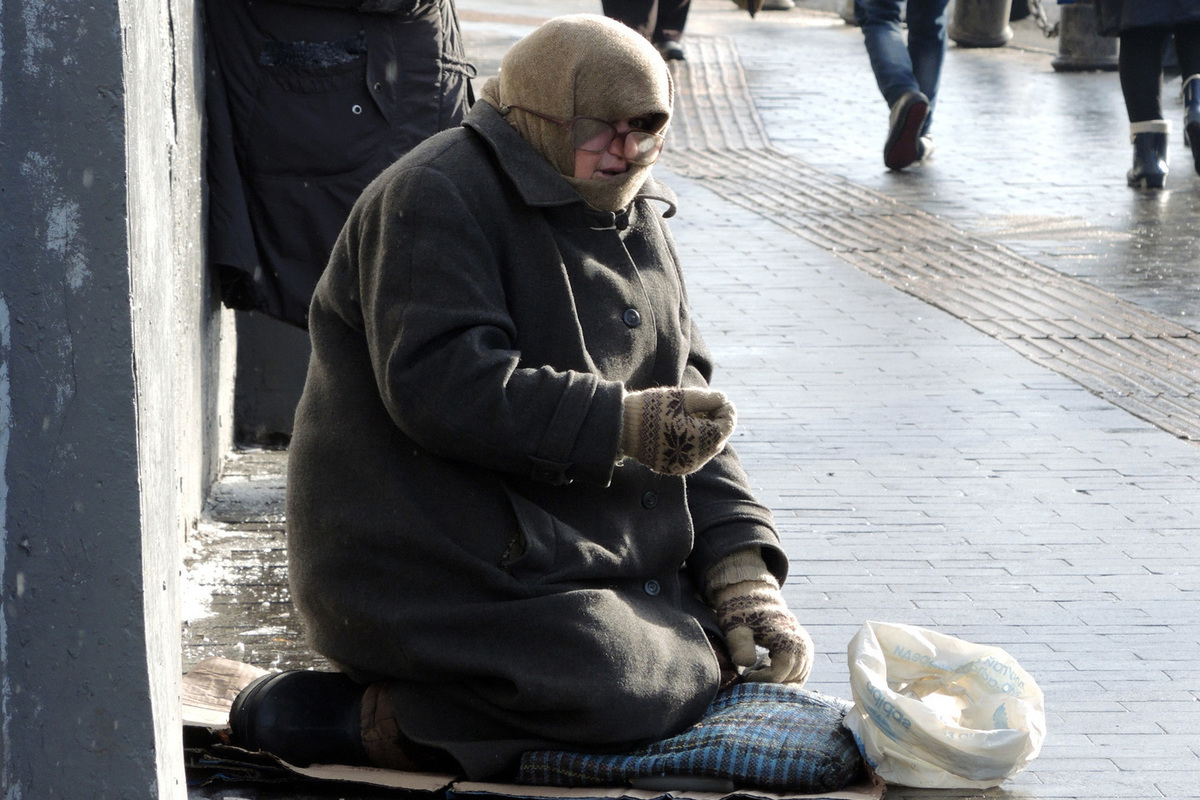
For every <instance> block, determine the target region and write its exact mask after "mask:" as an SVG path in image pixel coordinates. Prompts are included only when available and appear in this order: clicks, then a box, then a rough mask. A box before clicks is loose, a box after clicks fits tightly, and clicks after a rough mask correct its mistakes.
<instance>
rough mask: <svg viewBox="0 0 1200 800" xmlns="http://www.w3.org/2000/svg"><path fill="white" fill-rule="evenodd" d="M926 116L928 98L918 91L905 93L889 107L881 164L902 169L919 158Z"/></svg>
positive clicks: (927, 112)
mask: <svg viewBox="0 0 1200 800" xmlns="http://www.w3.org/2000/svg"><path fill="white" fill-rule="evenodd" d="M928 115H929V98H928V97H926V96H925V95H923V94H921V93H920V92H905V93H904V95H903V96H901V98H900V99H899V100H897V101H896V104H895V105H893V106H892V115H891V119H890V120H889V121H888V138H887V143H886V144H884V146H883V163H884V164H885V165H886V166H887V168H888V169H897V170H898V169H904V168H905V167H907V166H908V165H910V164H912V163H914V162H915V161H917V160H918V159H919V158H920V157H921V152H920V138H921V128H922V127H923V126H924V125H925V117H926V116H928Z"/></svg>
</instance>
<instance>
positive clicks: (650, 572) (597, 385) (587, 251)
mask: <svg viewBox="0 0 1200 800" xmlns="http://www.w3.org/2000/svg"><path fill="white" fill-rule="evenodd" d="M658 200H662V201H664V202H665V203H667V205H668V207H669V208H668V211H673V204H674V195H673V193H672V192H670V190H669V189H667V188H666V187H664V186H662V185H661V184H658V183H656V182H654V181H653V180H651V181H650V182H648V185H647V186H645V187H644V188H643V190H642V192H641V194H640V195H639V196H638V198H637V199H636V200H635V201H634V203H633V204H632V205H631V207H630V209H629V211H628V213H617V214H613V213H607V212H598V211H594V210H591V209H589V208H588V207H587V206H586V205H585V204H584V203H583V202H582V200H581V198H580V196H579V194H578V193H577V192H576V191H575V190H574V189H572V188H571V186H570V185H569V184H568V183H567V182H566V181H565V180H564V179H563V178H562V177H561V176H560V175H559V174H558V173H557V172H555V171H554V170H553V168H552V167H551V166H550V164H549V163H548V162H547V161H546V160H545V159H544V158H542V157H541V156H540V155H538V154H537V152H536V151H535V150H534V149H533V148H532V147H530V146H529V145H528V144H527V143H526V142H525V140H524V139H522V138H521V137H520V135H519V134H518V133H517V132H516V131H515V130H514V129H513V128H512V127H511V126H510V125H509V124H508V123H507V122H505V121H504V119H503V118H502V117H501V116H500V115H499V114H498V113H497V112H496V111H495V110H494V109H492V108H491V107H490V106H488V105H486V104H484V103H480V104H478V105H477V106H476V107H475V108H474V109H473V110H472V111H471V113H470V115H469V116H468V118H467V121H466V123H465V127H463V128H460V129H458V130H454V131H448V132H445V133H442V134H439V135H438V136H435V137H434V138H433V139H431V140H429V141H427V142H425V143H424V144H422V145H420V146H419V147H418V148H417V149H416V150H414V151H413V152H412V153H410V154H409V155H408V156H407V157H405V158H404V159H402V160H401V161H400V162H398V163H397V164H396V165H394V166H393V167H391V168H390V169H389V170H388V171H387V172H386V173H385V174H383V175H382V176H381V177H380V178H379V180H377V181H375V182H374V183H373V184H372V185H371V186H370V187H369V188H368V189H367V191H366V192H365V193H364V195H363V197H362V199H361V200H360V201H359V202H358V204H357V205H356V206H355V209H354V211H353V212H352V213H351V216H350V219H349V221H348V223H347V225H346V227H345V229H344V230H343V232H342V235H341V237H340V238H339V240H338V242H337V244H336V246H335V248H334V252H333V256H332V258H331V260H330V264H329V267H328V269H327V270H326V272H325V274H324V276H323V277H322V278H321V282H320V284H319V285H318V287H317V291H316V295H315V297H314V300H313V305H312V312H311V336H312V344H313V354H312V360H311V362H310V366H309V373H308V380H307V384H306V386H305V390H304V395H303V398H302V399H301V402H300V405H299V408H298V410H297V414H296V424H295V433H294V438H293V441H292V445H291V454H290V462H289V471H288V507H287V512H288V544H289V550H290V571H291V581H292V589H293V594H294V598H295V601H296V604H297V607H298V609H299V610H300V612H301V614H302V616H303V618H304V620H305V622H306V624H307V628H308V631H309V634H310V636H311V639H312V641H313V643H314V646H315V647H316V649H317V650H318V651H320V652H321V653H324V654H326V655H327V656H328V657H330V658H331V659H332V660H333V661H335V662H336V663H339V664H341V665H343V666H344V667H346V668H347V669H348V671H349V672H351V674H354V675H356V676H359V677H361V678H365V679H378V678H380V677H388V678H391V679H394V681H395V683H394V686H395V689H394V691H393V692H392V699H393V701H394V703H395V704H396V707H397V711H398V715H399V716H400V724H401V727H402V729H403V731H404V733H406V734H407V735H408V736H409V737H410V738H412V739H414V740H416V741H419V742H424V743H427V744H433V745H437V746H440V747H443V748H445V749H446V750H448V751H450V752H451V753H452V754H453V755H454V756H455V757H456V758H457V759H458V760H459V762H460V763H461V764H462V765H463V766H464V768H465V770H466V772H467V773H468V774H469V775H470V776H471V777H473V778H482V777H487V776H490V775H494V774H496V773H497V772H498V771H500V770H502V769H504V768H506V767H508V766H510V765H511V764H512V762H513V760H514V759H515V758H516V757H517V756H518V755H519V754H520V753H521V752H523V751H524V750H527V749H536V748H539V747H547V746H564V745H565V746H571V744H572V743H578V744H579V745H580V746H583V747H586V748H587V749H589V750H596V749H601V748H624V747H628V746H630V745H631V744H632V743H637V742H642V741H647V740H653V739H658V738H661V737H664V736H667V735H670V734H673V733H675V732H677V731H679V730H681V729H682V728H684V727H686V726H687V725H689V724H691V723H693V722H695V721H696V719H697V718H698V716H699V715H700V714H701V712H702V711H703V709H704V707H705V705H706V704H707V703H708V702H709V701H710V700H711V699H712V697H713V696H714V694H715V692H716V689H717V683H718V667H717V661H716V659H715V657H714V654H713V651H712V649H711V647H710V644H709V641H708V639H707V636H706V632H705V628H706V627H707V628H708V629H711V628H712V627H713V626H712V618H711V613H710V612H709V611H708V609H707V608H706V607H705V606H704V605H703V604H701V603H700V601H699V600H698V598H697V596H696V594H695V587H696V586H697V585H698V584H699V581H700V579H701V577H702V576H703V575H704V573H705V572H706V570H707V569H708V568H709V567H710V566H711V565H712V564H713V563H714V562H715V561H716V560H718V559H720V558H722V557H724V556H726V555H728V554H730V553H732V552H734V551H737V550H740V549H744V548H747V547H751V546H762V547H763V550H764V556H765V558H766V560H767V563H768V565H769V566H770V567H771V569H772V571H774V572H775V573H776V574H777V575H778V576H779V577H780V579H782V578H783V577H784V574H785V572H786V568H787V562H786V559H785V556H784V554H783V553H782V551H781V550H780V549H779V546H778V537H777V535H776V533H775V530H774V528H773V523H772V520H771V517H770V514H769V512H768V510H767V509H766V508H764V507H763V506H762V505H760V504H759V503H758V502H756V501H755V499H754V497H753V496H752V495H751V493H750V491H749V490H748V489H747V480H746V476H745V475H744V473H743V471H742V469H741V467H740V465H739V463H738V460H737V457H736V456H735V454H734V452H733V450H732V449H731V448H726V449H725V451H724V452H723V453H722V454H720V455H719V456H718V457H716V458H715V459H713V460H712V461H711V462H709V463H708V464H707V465H706V466H705V467H704V468H703V469H701V470H700V471H699V472H697V473H695V474H693V475H691V476H688V477H687V478H683V477H672V476H665V475H659V474H655V473H653V472H651V471H650V470H648V469H646V468H645V467H643V466H641V465H639V464H637V463H635V462H633V461H632V460H625V461H624V462H622V463H621V464H616V465H614V461H615V460H616V457H617V449H618V439H619V434H620V429H621V417H622V391H623V386H624V387H628V388H629V389H630V390H634V389H640V388H646V387H650V386H656V385H690V386H704V385H706V384H707V382H708V379H709V375H710V373H711V369H712V364H711V361H710V358H709V353H708V351H707V350H706V348H705V346H704V344H703V343H702V342H701V340H700V337H699V336H698V335H697V334H696V332H695V330H694V329H693V327H692V317H691V314H690V312H689V309H688V304H687V298H686V296H685V292H684V284H683V279H682V275H681V273H680V268H679V263H678V259H677V256H676V253H675V249H674V245H673V243H672V240H671V238H670V235H669V233H668V230H667V227H666V224H665V222H664V221H663V217H662V215H661V214H660V212H659V211H658V210H657V204H656V201H658ZM718 635H719V634H718Z"/></svg>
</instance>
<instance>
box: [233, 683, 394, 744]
mask: <svg viewBox="0 0 1200 800" xmlns="http://www.w3.org/2000/svg"><path fill="white" fill-rule="evenodd" d="M365 691H366V687H365V686H363V685H362V684H359V683H355V682H354V681H353V680H351V679H350V678H349V677H347V676H346V675H343V674H342V673H340V672H312V671H310V670H290V671H288V672H277V673H272V674H270V675H263V676H262V677H261V678H258V679H256V680H255V681H253V682H252V683H251V684H250V685H249V686H247V687H246V688H245V689H243V690H242V691H241V693H240V694H238V696H237V699H236V700H234V701H233V708H231V709H230V711H229V725H230V727H231V728H232V729H233V734H232V736H231V737H230V739H231V741H232V742H233V744H234V745H236V746H238V747H240V748H242V749H243V750H250V751H265V752H268V753H270V754H271V755H273V756H276V757H278V758H281V759H283V760H284V761H286V762H287V763H289V764H292V765H293V766H297V767H306V766H308V765H309V764H345V765H348V766H370V765H371V761H370V759H369V758H367V751H366V750H365V749H363V743H362V697H363V693H364V692H365Z"/></svg>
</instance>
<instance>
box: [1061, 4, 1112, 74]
mask: <svg viewBox="0 0 1200 800" xmlns="http://www.w3.org/2000/svg"><path fill="white" fill-rule="evenodd" d="M1096 31H1097V28H1096V7H1095V5H1093V4H1092V3H1091V2H1076V3H1070V4H1068V5H1064V6H1063V7H1062V18H1061V21H1060V22H1059V26H1058V55H1056V56H1055V57H1054V58H1053V60H1051V62H1050V66H1052V67H1054V71H1055V72H1087V71H1091V70H1102V71H1107V72H1111V71H1113V70H1115V69H1116V68H1117V64H1118V51H1119V48H1120V43H1119V41H1118V40H1117V38H1116V37H1112V38H1106V37H1103V36H1101V35H1100V34H1099V33H1097V32H1096Z"/></svg>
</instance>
